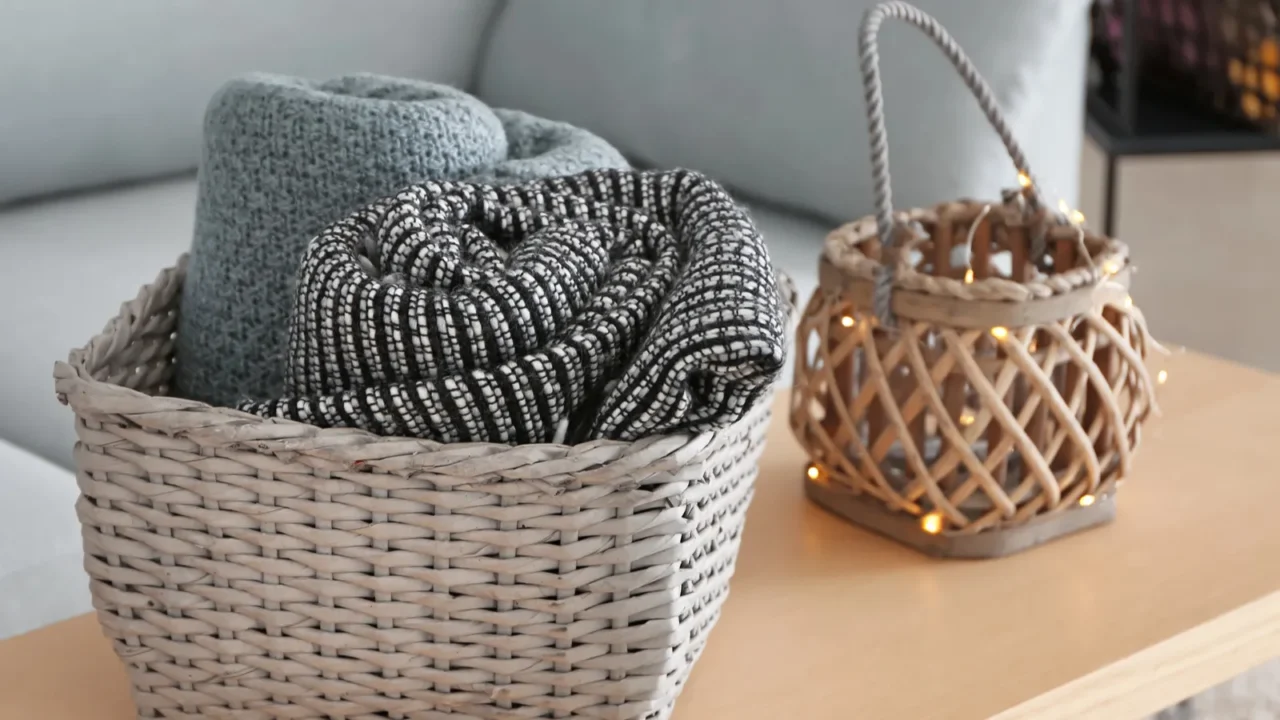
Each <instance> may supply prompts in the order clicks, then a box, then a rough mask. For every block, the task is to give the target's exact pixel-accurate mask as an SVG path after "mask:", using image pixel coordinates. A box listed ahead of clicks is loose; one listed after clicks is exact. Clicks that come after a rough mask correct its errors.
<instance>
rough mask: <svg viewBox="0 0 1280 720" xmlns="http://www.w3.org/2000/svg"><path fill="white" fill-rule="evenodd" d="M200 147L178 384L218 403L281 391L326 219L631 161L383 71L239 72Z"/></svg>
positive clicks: (561, 128)
mask: <svg viewBox="0 0 1280 720" xmlns="http://www.w3.org/2000/svg"><path fill="white" fill-rule="evenodd" d="M204 142H205V145H204V151H203V157H202V159H201V166H200V174H199V185H200V188H199V196H198V200H197V205H196V222H195V233H194V240H193V242H192V250H191V256H190V261H189V265H188V268H189V269H188V274H187V279H186V281H185V283H184V286H183V297H182V305H181V307H180V311H179V319H178V321H179V330H178V337H177V341H176V342H177V347H176V357H177V365H176V368H175V379H174V384H175V391H176V392H177V393H178V394H179V395H181V396H183V397H188V398H193V399H197V400H203V401H205V402H209V403H212V404H215V405H233V404H236V403H238V402H242V401H244V400H246V399H255V398H256V399H263V398H270V397H275V396H279V395H280V394H281V393H283V392H284V368H285V366H286V361H285V350H286V343H287V339H288V324H289V311H290V307H291V304H292V300H293V295H294V282H295V279H296V277H297V271H298V261H299V260H300V258H301V257H302V253H303V250H304V249H305V247H306V245H307V242H308V241H309V240H310V239H311V238H312V237H314V236H315V234H316V233H317V232H319V231H320V229H322V228H323V227H325V226H326V225H328V224H329V223H331V222H333V221H335V220H337V219H339V218H341V217H344V216H345V215H347V214H348V213H350V212H352V211H354V210H356V209H357V208H359V207H361V206H362V205H365V204H366V203H369V202H371V201H373V200H376V199H378V198H380V197H384V196H386V195H388V194H390V193H393V192H395V191H396V190H399V189H400V188H402V187H405V186H406V185H410V184H412V183H415V182H421V181H423V180H440V179H444V180H454V179H463V178H473V177H475V178H484V179H486V180H492V181H496V182H515V181H522V180H528V179H534V178H539V177H548V176H556V175H564V174H571V173H576V172H581V171H583V170H587V169H591V168H600V167H612V168H626V167H628V165H627V163H626V161H625V160H624V159H623V157H622V156H621V155H620V154H619V153H618V152H617V151H616V150H615V149H614V148H613V147H612V146H610V145H609V144H608V143H606V142H604V141H603V140H601V139H600V138H598V137H596V136H594V135H592V134H591V133H589V132H586V131H585V130H581V129H579V128H576V127H573V126H571V125H566V124H563V123H556V122H551V121H548V120H543V119H541V118H537V117H534V116H532V115H528V114H526V113H522V112H517V111H513V110H494V109H491V108H489V107H488V106H486V105H485V104H484V103H483V102H481V101H480V100H478V99H476V98H474V97H472V96H471V95H468V94H466V93H464V92H462V91H460V90H455V89H453V88H449V87H445V86H442V85H435V84H432V83H426V82H419V81H414V80H403V79H398V78H388V77H381V76H377V75H350V76H345V77H340V78H336V79H334V80H329V81H327V82H322V83H313V82H309V81H305V80H299V79H297V78H289V77H281V76H274V75H250V76H246V77H244V78H240V79H238V80H234V81H232V82H230V83H228V84H227V85H226V86H224V87H223V88H222V89H221V90H220V91H219V92H218V93H217V94H216V95H215V96H214V98H213V100H212V101H211V102H210V104H209V108H208V111H207V112H206V115H205V123H204Z"/></svg>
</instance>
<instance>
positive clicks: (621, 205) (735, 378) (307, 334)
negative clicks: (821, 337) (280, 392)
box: [242, 170, 786, 443]
mask: <svg viewBox="0 0 1280 720" xmlns="http://www.w3.org/2000/svg"><path fill="white" fill-rule="evenodd" d="M785 355H786V330H785V318H784V311H783V307H782V301H781V299H780V295H779V291H778V287H777V280H776V278H775V275H774V270H773V268H772V266H771V264H770V261H769V256H768V252H767V251H766V249H765V246H764V243H763V241H762V240H761V238H760V235H759V233H758V232H757V231H756V229H755V227H754V226H753V224H752V223H751V220H750V219H749V218H748V217H747V215H746V214H745V213H744V212H743V210H742V209H741V208H739V207H738V206H737V205H736V204H735V203H734V202H733V200H732V199H731V198H730V197H729V195H728V193H726V192H725V191H724V189H723V188H721V187H720V186H719V185H717V184H716V183H714V182H712V181H710V180H708V179H707V178H705V177H703V176H701V175H699V174H697V173H694V172H689V171H683V170H678V171H665V172H638V171H621V170H603V171H592V172H587V173H583V174H580V175H574V176H569V177H564V178H554V179H548V180H540V181H536V182H532V183H529V184H525V185H511V186H490V185H481V184H472V183H460V182H427V183H423V184H421V185H416V186H413V187H410V188H407V189H405V190H403V191H402V192H400V193H399V194H397V195H395V196H394V197H390V198H387V199H385V200H382V201H380V202H377V203H374V204H372V205H370V206H368V207H366V208H364V209H362V210H360V211H358V212H356V213H354V214H353V215H351V216H349V217H348V218H346V219H344V220H342V221H339V222H337V223H335V224H333V225H332V226H330V227H329V228H327V229H326V230H324V231H323V232H321V234H320V235H319V236H317V237H316V238H315V239H314V240H313V241H312V242H311V244H310V246H309V247H308V248H307V251H306V253H305V255H304V257H303V259H302V263H301V268H300V274H299V277H298V284H297V290H296V297H295V307H294V311H293V317H292V323H291V328H290V338H289V357H288V374H287V377H288V393H289V397H286V398H281V399H276V400H270V401H266V402H252V403H246V404H244V405H243V406H242V409H245V410H248V411H250V412H253V413H257V414H260V415H265V416H269V417H284V418H290V419H294V420H300V421H304V422H308V423H312V424H314V425H319V426H325V427H359V428H364V429H366V430H369V431H372V432H375V433H379V434H383V435H405V436H412V437H422V438H431V439H435V440H440V441H443V442H466V441H490V442H502V443H534V442H551V441H557V442H559V441H563V442H577V441H583V440H587V439H594V438H614V439H621V440H634V439H637V438H641V437H645V436H648V435H655V434H664V433H671V432H681V431H688V432H697V431H702V430H707V429H711V428H714V427H718V426H722V425H725V424H728V423H730V422H732V421H733V420H735V419H737V418H738V417H740V416H741V415H742V414H744V413H745V412H746V411H747V410H748V409H749V408H750V407H751V405H752V404H754V403H755V401H756V400H757V399H759V398H760V397H761V395H762V394H763V393H766V392H768V391H769V390H770V389H771V386H772V384H773V382H774V380H775V379H776V377H777V375H778V374H779V373H780V372H781V369H782V366H783V363H784V361H785Z"/></svg>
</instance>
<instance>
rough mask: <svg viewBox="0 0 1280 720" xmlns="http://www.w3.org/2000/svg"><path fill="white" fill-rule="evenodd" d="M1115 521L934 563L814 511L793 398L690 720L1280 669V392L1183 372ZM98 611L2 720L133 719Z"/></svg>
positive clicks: (41, 660) (987, 706)
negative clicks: (1279, 452) (1276, 660)
mask: <svg viewBox="0 0 1280 720" xmlns="http://www.w3.org/2000/svg"><path fill="white" fill-rule="evenodd" d="M1167 367H1168V369H1169V373H1170V384H1169V385H1168V386H1166V387H1165V388H1164V391H1165V392H1164V393H1163V397H1162V401H1163V406H1164V407H1163V409H1164V417H1162V418H1159V419H1156V420H1154V421H1153V422H1152V423H1151V424H1150V425H1149V426H1148V429H1147V434H1146V437H1145V438H1144V445H1143V447H1142V450H1141V452H1140V454H1139V457H1138V460H1137V472H1136V473H1135V475H1134V476H1133V477H1132V478H1131V479H1130V480H1129V481H1128V482H1127V483H1126V485H1125V486H1124V487H1123V488H1121V490H1120V494H1119V517H1118V519H1117V520H1116V522H1115V523H1113V524H1111V525H1109V526H1106V527H1103V528H1100V529H1095V530H1090V531H1087V532H1085V533H1083V534H1080V535H1076V536H1073V537H1069V538H1066V539H1064V540H1060V541H1057V542H1054V543H1051V544H1049V545H1046V546H1043V547H1040V548H1037V549H1034V550H1031V551H1029V552H1026V553H1023V554H1021V555H1015V556H1013V557H1007V558H1002V559H998V560H987V561H954V560H952V561H945V560H934V559H930V558H927V557H924V556H922V555H919V554H917V553H916V552H914V551H912V550H908V549H906V548H903V547H900V546H898V545H895V544H893V543H891V542H890V541H887V540H883V539H881V538H879V537H876V536H873V535H871V534H868V533H867V532H864V531H862V530H859V529H857V528H854V527H852V526H850V525H847V524H845V523H844V522H843V521H841V520H839V519H837V518H835V517H834V516H831V515H828V514H826V513H824V512H823V511H822V510H820V509H818V508H817V507H816V506H813V505H812V504H810V503H809V502H807V501H806V500H805V499H804V497H803V495H802V485H801V472H802V471H803V468H804V458H803V456H802V454H801V453H800V451H799V449H798V447H797V446H796V444H795V442H794V441H793V440H792V439H791V437H790V434H789V432H788V431H787V430H786V427H785V426H786V418H785V416H784V414H783V412H784V407H785V406H784V404H783V403H785V397H783V398H779V401H778V402H779V405H778V410H779V416H778V417H777V419H776V420H775V423H774V428H773V436H772V438H771V440H770V443H771V444H770V446H769V450H768V452H767V453H766V456H765V459H764V460H763V465H762V468H761V475H760V481H759V487H758V490H757V495H756V499H755V501H754V503H753V505H752V508H751V515H750V519H749V521H748V524H747V532H746V537H745V540H744V545H743V548H742V555H741V558H740V560H739V564H738V572H737V575H736V576H735V578H734V580H733V586H732V587H733V590H732V595H731V597H730V599H729V601H728V603H727V605H726V608H725V613H724V616H723V618H722V619H721V620H720V624H719V625H718V626H717V627H716V629H715V631H714V632H713V634H712V636H711V641H710V643H708V646H707V650H706V652H705V654H704V655H703V657H702V659H701V661H700V662H699V665H698V667H697V668H696V669H695V670H694V675H693V678H692V680H691V681H690V683H689V685H688V687H687V688H686V690H685V692H684V694H683V696H682V697H681V699H680V701H679V703H678V704H677V707H676V714H675V717H676V720H719V719H720V718H734V719H735V720H752V719H754V718H761V719H765V718H768V719H769V720H773V719H774V718H781V717H795V718H806V719H812V720H818V719H825V718H841V719H845V718H859V719H861V718H866V719H868V720H881V719H886V720H888V719H892V720H914V719H920V720H952V719H955V720H980V719H982V718H992V717H994V718H998V719H999V720H1022V719H1024V718H1035V719H1036V720H1058V719H1062V720H1066V719H1068V718H1070V719H1073V720H1074V719H1076V718H1086V717H1087V718H1090V719H1091V720H1106V719H1108V718H1122V719H1133V718H1139V717H1142V716H1144V715H1146V714H1148V713H1151V712H1154V711H1156V710H1158V709H1160V708H1162V707H1164V706H1167V705H1170V704H1172V703H1174V702H1176V701H1177V700H1179V699H1181V698H1183V697H1185V696H1188V695H1191V694H1193V693H1196V692H1199V691H1201V690H1203V689H1205V688H1208V687H1210V686H1212V685H1215V684H1217V683H1218V682H1221V681H1223V680H1225V679H1227V678H1229V677H1232V676H1234V675H1236V674H1238V673H1240V672H1243V671H1245V670H1247V669H1249V668H1250V667H1252V666H1254V665H1257V664H1260V663H1261V662H1263V661H1264V660H1266V659H1268V658H1271V657H1276V656H1280V467H1278V466H1277V463H1276V457H1277V456H1276V454H1275V453H1276V449H1277V446H1278V445H1280V378H1277V377H1274V376H1270V375H1267V374H1264V373H1261V372H1258V371H1254V370H1249V369H1245V368H1242V367H1238V366H1234V365H1230V364H1227V363H1224V362H1220V361H1216V360H1210V359H1208V358H1205V357H1202V356H1197V355H1194V354H1186V355H1180V356H1176V357H1174V358H1173V359H1171V360H1170V361H1169V363H1168V365H1167ZM132 717H133V712H132V707H131V705H130V703H129V699H128V688H127V683H126V680H125V676H124V673H123V671H122V670H121V669H120V667H118V665H117V662H116V660H115V658H114V656H113V655H112V653H111V650H110V647H109V645H108V644H107V642H106V641H105V640H104V639H103V638H102V636H101V635H100V633H99V632H98V629H97V626H96V624H95V621H94V620H93V618H92V617H90V616H85V617H80V618H76V619H73V620H69V621H66V622H63V623H60V624H57V625H53V626H50V627H48V628H45V629H42V630H39V631H36V632H34V633H31V634H28V635H25V636H22V637H18V638H14V639H11V640H7V641H5V642H2V643H0V720H28V719H29V718H40V719H41V720H126V719H128V718H132Z"/></svg>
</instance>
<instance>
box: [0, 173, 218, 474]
mask: <svg viewBox="0 0 1280 720" xmlns="http://www.w3.org/2000/svg"><path fill="white" fill-rule="evenodd" d="M194 206H195V180H194V179H193V178H189V177H188V178H182V179H179V180H171V181H167V182H161V183H153V184H150V185H141V186H137V187H131V188H126V189H120V190H112V191H109V192H101V193H94V194H91V195H84V196H78V197H72V198H68V199H63V200H55V201H49V202H43V203H38V204H32V205H27V206H23V207H18V208H12V209H10V210H7V211H0V246H2V247H3V248H4V253H5V256H4V257H5V261H4V262H2V263H0V304H2V305H0V306H3V307H7V308H11V309H13V311H12V312H6V313H3V314H0V338H5V339H6V340H5V341H4V342H0V438H3V439H5V440H8V441H10V442H13V443H15V444H17V445H20V446H22V447H24V448H26V449H27V450H30V451H32V452H35V453H37V454H39V455H41V456H43V457H45V458H48V459H50V460H53V461H54V462H56V463H58V464H59V465H62V466H64V467H69V466H70V465H71V448H72V445H73V444H74V443H75V431H74V418H73V415H72V413H71V411H70V410H68V409H67V408H65V407H63V406H61V405H59V404H58V402H57V400H55V398H54V393H53V364H54V362H56V361H58V360H65V359H66V357H67V352H68V351H70V350H71V349H72V348H76V347H82V346H83V345H84V344H85V343H86V342H88V340H89V339H90V338H91V337H93V336H94V335H96V334H97V333H100V332H102V328H103V326H105V325H106V323H107V321H108V320H110V319H111V318H112V317H114V316H115V315H116V314H117V312H119V308H120V304H121V303H122V302H124V301H126V300H130V299H132V298H133V297H134V296H135V295H137V294H138V288H139V287H141V286H142V285H144V284H146V283H149V282H151V281H152V280H154V279H155V277H156V274H157V273H158V272H160V270H161V269H162V268H164V267H167V266H169V265H172V264H173V263H174V262H176V261H177V259H178V256H179V255H181V254H182V253H183V252H186V250H187V247H188V246H189V245H190V244H191V217H192V212H193V208H194Z"/></svg>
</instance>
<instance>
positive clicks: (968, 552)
mask: <svg viewBox="0 0 1280 720" xmlns="http://www.w3.org/2000/svg"><path fill="white" fill-rule="evenodd" d="M804 486H805V495H807V496H808V497H809V499H810V500H812V501H813V502H815V503H817V504H818V505H821V506H822V507H823V508H825V509H827V510H828V511H830V512H832V513H835V514H836V515H839V516H840V517H843V518H845V519H846V520H849V521H850V522H852V523H853V524H855V525H858V526H860V527H863V528H866V529H868V530H872V531H874V532H876V533H879V534H880V535H883V536H885V537H887V538H889V539H891V540H896V541H898V542H900V543H902V544H904V545H907V546H910V547H913V548H915V549H916V550H919V551H920V552H923V553H925V554H927V555H933V556H935V557H944V558H996V557H1003V556H1005V555H1012V554H1014V553H1019V552H1022V551H1023V550H1029V549H1031V548H1033V547H1035V546H1037V545H1042V544H1044V543H1047V542H1049V541H1050V540H1055V539H1057V538H1060V537H1063V536H1066V535H1070V534H1072V533H1075V532H1079V531H1081V530H1086V529H1088V528H1091V527H1097V526H1099V525H1106V524H1107V523H1109V522H1111V521H1112V520H1114V519H1115V516H1116V501H1115V495H1114V494H1112V495H1108V496H1105V497H1099V498H1098V499H1097V500H1096V501H1095V502H1094V503H1093V504H1092V505H1090V506H1088V507H1081V506H1076V507H1073V508H1071V509H1070V510H1063V511H1061V512H1057V513H1053V514H1051V515H1041V516H1038V517H1035V518H1033V519H1031V520H1030V521H1028V522H1026V523H1025V524H1022V525H1018V526H1016V527H1010V528H1000V529H995V530H984V531H982V532H978V533H947V532H941V533H937V534H929V533H927V532H925V531H924V530H922V529H921V528H920V520H919V519H918V518H916V517H915V516H912V515H908V514H906V513H903V512H893V511H890V510H888V509H887V508H885V507H884V506H883V505H882V504H880V503H879V502H878V501H875V500H872V499H868V498H866V497H864V496H861V495H855V494H854V493H853V492H852V491H849V490H846V489H845V488H844V487H843V486H840V485H837V484H834V483H829V482H820V481H814V480H811V479H809V478H805V483H804Z"/></svg>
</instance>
